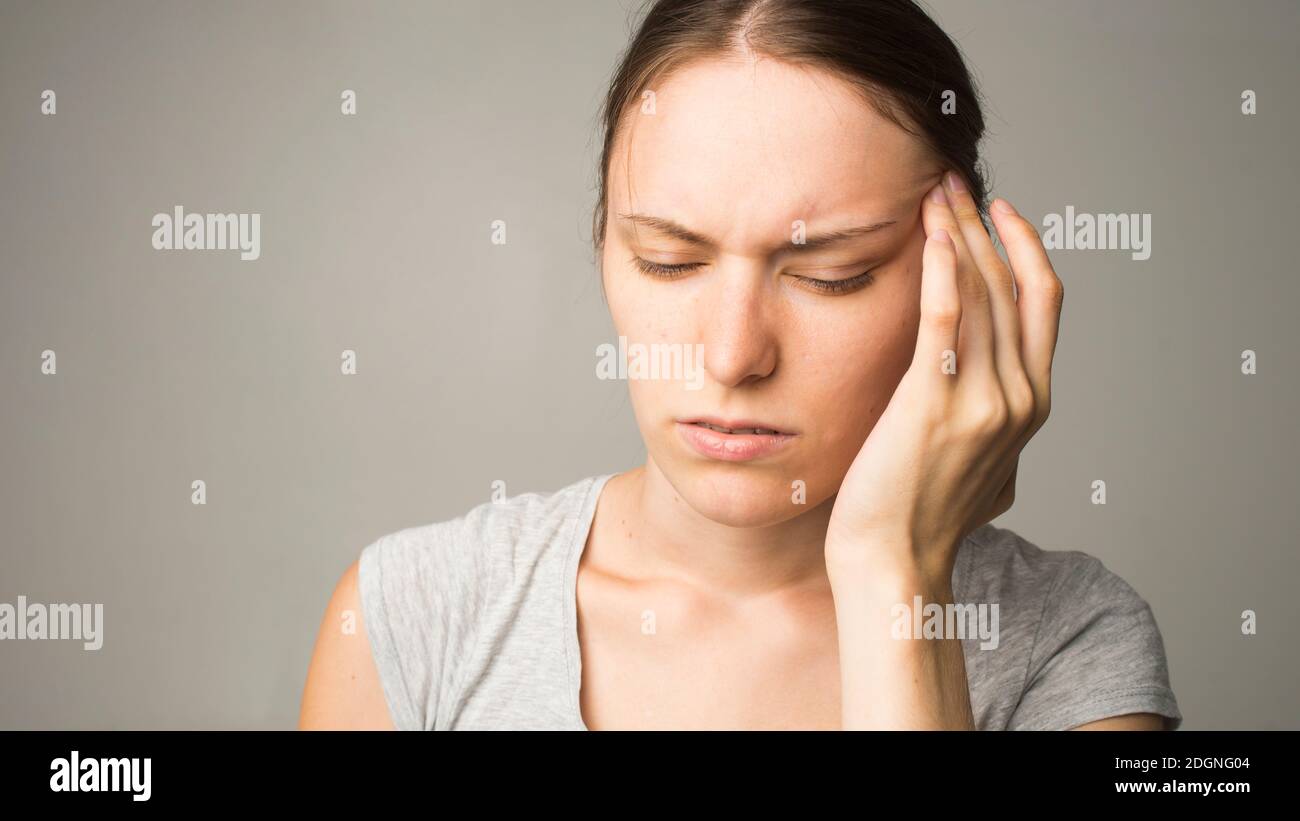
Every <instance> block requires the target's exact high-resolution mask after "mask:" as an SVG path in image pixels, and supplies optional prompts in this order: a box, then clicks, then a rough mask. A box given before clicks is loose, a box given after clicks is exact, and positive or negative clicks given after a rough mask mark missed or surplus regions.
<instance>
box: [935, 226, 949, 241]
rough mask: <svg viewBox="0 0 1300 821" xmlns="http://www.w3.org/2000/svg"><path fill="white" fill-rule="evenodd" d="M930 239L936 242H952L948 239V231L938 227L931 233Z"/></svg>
mask: <svg viewBox="0 0 1300 821" xmlns="http://www.w3.org/2000/svg"><path fill="white" fill-rule="evenodd" d="M930 239H932V240H934V241H935V242H951V240H949V239H948V232H947V231H945V230H943V229H942V228H939V229H936V230H935V232H934V233H933V234H931V235H930Z"/></svg>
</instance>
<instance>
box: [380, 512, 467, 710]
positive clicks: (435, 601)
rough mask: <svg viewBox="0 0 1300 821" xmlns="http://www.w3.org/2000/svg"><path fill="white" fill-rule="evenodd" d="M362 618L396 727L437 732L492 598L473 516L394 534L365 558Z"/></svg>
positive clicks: (458, 683)
mask: <svg viewBox="0 0 1300 821" xmlns="http://www.w3.org/2000/svg"><path fill="white" fill-rule="evenodd" d="M357 572H358V585H359V588H360V596H361V609H362V618H363V620H364V622H365V630H366V636H367V638H368V639H369V641H370V649H371V655H372V656H373V658H374V661H375V667H376V669H377V670H378V673H379V680H380V683H381V684H382V686H383V690H384V697H385V699H386V700H387V702H388V709H389V713H390V715H391V717H392V720H393V725H394V727H395V728H396V729H398V730H437V729H441V728H442V725H441V722H440V718H441V716H442V715H443V713H442V712H440V710H445V709H446V708H447V706H448V703H449V702H450V701H451V700H452V699H453V698H454V697H455V696H456V695H457V693H459V688H460V681H459V680H458V673H459V672H460V671H462V669H463V665H462V664H461V662H462V661H463V660H464V659H466V658H467V657H468V656H469V655H470V654H471V653H472V652H473V648H474V641H475V639H476V633H477V629H476V622H477V619H478V616H479V614H480V613H481V612H482V609H483V607H484V606H485V601H486V585H485V584H484V581H483V580H484V578H485V574H486V573H487V572H488V567H487V558H486V556H485V554H484V551H483V549H481V546H479V545H477V544H476V542H475V540H474V539H472V538H467V537H466V518H465V517H462V518H460V519H453V520H449V521H445V522H439V523H436V524H432V525H425V526H422V527H416V528H408V529H406V530H401V531H398V532H395V533H390V534H388V535H386V536H384V537H382V538H380V539H378V540H376V541H375V542H373V543H371V544H369V545H367V546H366V547H365V548H364V549H363V550H362V551H361V555H360V558H359V562H358V569H357Z"/></svg>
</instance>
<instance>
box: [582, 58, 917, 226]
mask: <svg viewBox="0 0 1300 821" xmlns="http://www.w3.org/2000/svg"><path fill="white" fill-rule="evenodd" d="M650 90H651V91H653V92H654V99H653V104H654V108H653V113H651V112H650V111H649V110H648V109H647V107H646V106H645V105H644V104H643V105H641V106H638V107H633V108H632V109H630V110H629V111H628V112H627V113H626V114H625V115H624V117H625V120H626V122H625V129H624V132H623V134H622V135H621V136H620V138H619V141H618V143H617V144H616V145H615V150H614V152H613V156H612V157H611V159H610V169H609V171H610V176H609V183H608V185H609V196H610V204H611V212H612V213H614V214H617V213H625V212H628V211H636V212H638V213H646V214H652V215H654V216H657V217H666V218H668V219H672V220H674V221H677V222H679V223H682V224H683V225H686V226H687V227H689V228H691V229H693V230H696V231H698V232H700V233H703V234H705V235H707V236H710V237H713V238H715V239H717V240H718V241H719V242H721V243H722V244H723V245H725V246H728V247H731V248H733V249H735V250H737V251H740V250H747V249H752V248H754V247H757V246H759V245H763V246H766V245H770V243H771V242H772V240H773V238H774V237H775V238H777V239H780V238H782V237H785V236H788V234H789V232H790V226H791V223H792V222H793V221H794V220H804V221H805V223H806V224H807V226H808V228H809V229H810V230H814V229H815V228H816V226H817V225H818V224H821V225H823V226H828V225H829V223H831V222H834V223H837V226H836V227H838V224H848V223H855V222H867V221H871V220H876V219H886V218H901V217H903V216H905V214H904V209H906V208H908V207H911V206H914V205H915V204H916V202H917V201H918V200H919V197H920V195H921V194H922V193H923V192H924V190H925V188H926V187H927V186H928V185H930V184H932V177H933V175H934V174H936V173H937V171H938V166H937V165H934V164H933V162H932V160H931V159H930V157H929V154H928V152H927V151H926V149H925V147H924V145H923V143H922V142H921V141H920V140H919V139H917V138H916V137H914V136H912V135H911V134H908V133H907V132H906V131H904V130H903V129H902V128H900V127H899V126H897V125H895V124H894V123H893V122H891V121H890V120H888V119H886V118H885V117H883V116H881V115H880V114H879V113H877V112H876V111H875V109H874V108H873V107H872V106H871V105H870V104H869V103H868V102H867V101H866V100H865V99H864V98H863V97H862V96H861V93H860V92H859V91H858V90H857V89H855V87H853V86H851V85H849V84H848V83H847V82H845V81H843V80H841V79H839V78H837V77H835V76H834V75H832V74H830V73H827V72H824V71H821V70H817V69H812V68H803V67H798V66H793V65H791V64H788V63H781V62H778V61H775V60H770V59H759V60H752V59H744V60H741V59H735V60H725V61H724V60H710V61H706V62H699V63H694V64H691V65H688V66H687V67H685V68H683V69H681V70H679V71H677V72H675V73H673V74H672V75H670V76H669V78H668V79H666V80H665V81H664V82H662V83H661V84H659V85H656V86H652V87H651V89H650ZM615 222H617V220H615Z"/></svg>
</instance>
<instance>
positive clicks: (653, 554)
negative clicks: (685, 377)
mask: <svg viewBox="0 0 1300 821" xmlns="http://www.w3.org/2000/svg"><path fill="white" fill-rule="evenodd" d="M616 482H617V486H618V490H617V492H616V493H615V494H614V495H615V496H616V497H618V501H617V502H616V503H615V506H614V507H615V508H616V515H615V516H614V518H615V519H616V520H617V521H618V524H617V525H614V526H615V527H618V528H619V529H620V531H621V532H622V534H623V535H624V536H626V537H627V538H626V541H625V544H626V545H627V547H628V550H629V555H627V556H626V557H625V559H626V561H627V562H628V563H629V565H628V566H631V567H636V568H637V572H638V575H640V574H645V575H648V576H668V577H673V578H677V579H679V580H681V581H683V582H685V583H688V584H690V585H692V586H698V587H701V588H703V589H707V590H709V591H710V592H712V593H714V594H717V595H721V596H724V597H733V598H737V599H739V598H745V597H750V596H754V595H761V594H764V593H768V592H773V591H778V590H785V589H789V588H790V587H791V586H793V585H797V584H801V583H819V582H823V581H825V580H826V560H825V555H826V553H825V546H826V527H827V523H828V522H829V520H830V512H831V507H832V505H833V504H834V501H835V499H834V497H831V498H830V499H828V500H826V501H825V502H823V503H822V504H820V505H818V506H816V507H814V508H811V509H810V510H808V511H806V512H804V513H802V514H800V515H799V516H796V517H794V518H793V519H788V520H786V521H783V522H778V523H776V524H771V525H763V526H760V527H732V526H730V525H724V524H719V523H718V522H714V521H712V520H710V519H707V518H705V517H704V516H702V515H700V513H698V512H697V511H696V510H695V509H694V508H692V507H691V506H690V505H689V504H688V503H687V502H686V500H685V499H683V498H682V497H681V495H680V494H679V493H678V492H677V491H676V489H674V488H673V486H672V485H671V484H670V483H669V482H668V478H667V477H666V476H664V474H663V472H662V471H661V470H660V469H659V467H658V465H656V464H655V462H654V460H653V459H650V458H647V459H646V464H645V465H644V466H642V467H639V468H636V469H635V470H632V471H629V472H627V473H624V474H620V475H619V476H616V477H614V478H613V479H611V480H610V484H615V483H616ZM620 541H624V540H622V539H620Z"/></svg>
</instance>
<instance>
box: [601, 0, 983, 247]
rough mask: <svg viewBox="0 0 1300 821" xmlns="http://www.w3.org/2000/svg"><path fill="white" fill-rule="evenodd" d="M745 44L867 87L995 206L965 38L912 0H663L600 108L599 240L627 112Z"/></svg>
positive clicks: (879, 104) (886, 112)
mask: <svg viewBox="0 0 1300 821" xmlns="http://www.w3.org/2000/svg"><path fill="white" fill-rule="evenodd" d="M746 51H752V52H754V53H757V54H760V55H763V56H766V57H771V58H774V59H777V60H782V61H786V62H790V63H793V64H798V65H803V66H811V67H816V68H820V69H823V70H826V71H829V72H831V73H833V74H834V75H836V76H838V77H841V78H842V79H844V80H847V81H848V82H849V83H851V84H852V85H854V86H856V87H857V88H859V89H860V90H861V91H862V92H863V94H864V96H865V97H866V100H867V102H868V103H869V104H871V105H872V106H873V107H874V108H875V109H876V110H877V111H878V112H879V113H880V114H881V116H884V117H886V118H888V119H889V120H890V121H892V122H894V123H896V124H897V125H899V126H900V127H901V128H903V129H904V130H905V131H907V132H908V133H910V134H913V135H914V136H916V137H918V138H920V139H921V140H922V141H923V142H924V143H925V144H926V146H927V147H928V148H929V149H930V151H931V153H932V154H933V155H934V156H935V158H936V159H937V160H938V161H939V162H941V163H942V164H943V166H944V167H946V168H952V169H954V170H956V171H957V172H958V173H960V174H961V175H962V176H963V177H964V178H965V179H966V180H967V182H968V183H969V185H970V190H971V192H972V194H973V195H974V197H975V203H976V205H977V206H978V207H979V210H980V215H981V216H984V215H986V214H987V210H988V204H987V203H986V202H985V199H986V197H987V184H986V182H985V175H984V172H983V171H982V169H981V168H980V159H979V149H978V144H979V141H980V139H981V137H982V136H983V135H984V115H983V113H982V112H981V110H980V102H979V98H978V96H977V94H978V92H977V91H976V88H975V86H974V84H973V83H972V81H971V77H970V74H969V73H968V72H967V70H966V64H965V62H964V61H963V59H962V56H961V53H960V52H959V51H958V49H957V46H956V45H955V44H954V43H953V42H952V40H951V39H949V38H948V35H947V34H945V33H944V32H943V30H942V29H940V28H939V26H938V25H937V24H936V23H935V22H934V21H933V20H931V19H930V17H929V16H928V15H927V14H926V13H925V12H924V11H923V10H922V9H921V8H920V7H919V6H918V5H916V3H915V2H913V0H656V2H654V5H653V6H652V7H651V8H650V10H649V12H648V13H647V14H646V15H645V17H644V19H643V20H642V21H641V25H640V26H639V27H638V29H637V31H636V33H635V35H634V36H633V38H632V41H631V43H630V44H629V45H628V47H627V50H626V51H625V52H624V54H623V57H622V60H621V62H620V64H619V66H618V70H617V71H616V72H615V73H614V77H613V80H612V81H611V82H610V86H609V91H608V93H607V94H606V96H605V100H604V104H603V106H602V107H601V111H600V119H601V125H602V128H603V131H604V141H603V147H602V150H601V155H600V172H599V182H598V191H597V194H598V200H597V204H596V211H595V213H594V214H593V217H592V241H593V244H594V246H595V248H596V249H600V248H601V247H602V246H603V244H604V240H605V227H606V222H607V203H606V197H607V190H608V185H607V175H608V171H609V165H610V157H611V154H612V151H613V146H614V143H615V142H616V139H617V137H618V136H619V133H620V129H621V128H622V127H623V125H622V124H623V123H624V122H625V120H624V117H623V115H624V113H626V111H627V110H628V108H629V107H631V106H634V105H636V104H638V103H639V102H640V98H641V95H642V93H643V92H644V91H645V90H646V89H647V88H648V87H649V86H650V85H651V84H652V83H661V82H663V80H664V79H665V78H667V76H668V75H669V74H670V73H672V72H673V71H675V70H678V69H680V68H682V67H683V66H685V65H686V64H687V63H689V62H691V61H694V60H698V59H702V58H709V57H719V56H725V55H735V54H743V53H745V52H746ZM945 91H952V92H953V94H954V95H955V103H956V111H955V112H954V113H951V114H945V113H944V112H943V110H942V108H941V106H942V105H943V103H944V92H945Z"/></svg>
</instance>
